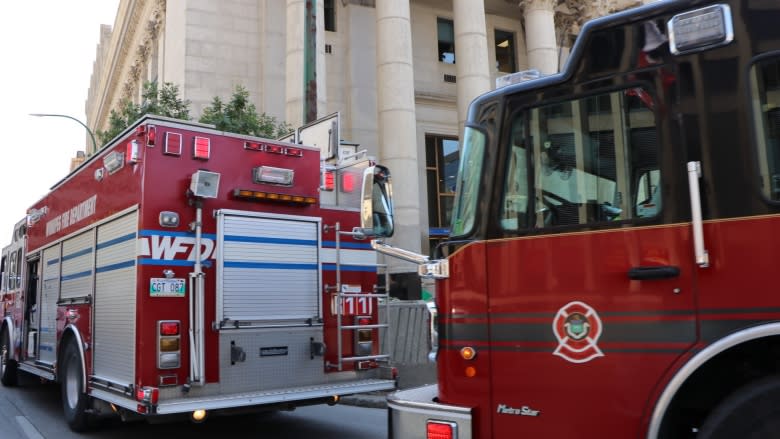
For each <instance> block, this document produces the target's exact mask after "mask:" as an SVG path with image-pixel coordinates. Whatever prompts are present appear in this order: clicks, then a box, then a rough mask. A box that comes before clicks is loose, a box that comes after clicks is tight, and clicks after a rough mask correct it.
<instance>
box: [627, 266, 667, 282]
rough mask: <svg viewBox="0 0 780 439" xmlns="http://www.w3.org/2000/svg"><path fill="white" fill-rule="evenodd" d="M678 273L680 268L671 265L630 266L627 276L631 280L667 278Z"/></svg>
mask: <svg viewBox="0 0 780 439" xmlns="http://www.w3.org/2000/svg"><path fill="white" fill-rule="evenodd" d="M679 275H680V269H679V268H678V267H675V266H673V265H661V266H653V267H631V269H630V270H628V278H629V279H631V280H651V279H669V278H672V277H677V276H679Z"/></svg>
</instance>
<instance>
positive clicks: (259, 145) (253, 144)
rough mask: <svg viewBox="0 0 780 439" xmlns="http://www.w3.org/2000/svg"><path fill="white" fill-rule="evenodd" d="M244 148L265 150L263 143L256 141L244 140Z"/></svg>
mask: <svg viewBox="0 0 780 439" xmlns="http://www.w3.org/2000/svg"><path fill="white" fill-rule="evenodd" d="M244 149H248V150H250V151H265V145H264V144H262V143H257V142H244Z"/></svg>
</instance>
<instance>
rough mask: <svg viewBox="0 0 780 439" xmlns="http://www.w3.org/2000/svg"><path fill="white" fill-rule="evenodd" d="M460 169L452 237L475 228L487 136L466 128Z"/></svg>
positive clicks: (453, 212) (453, 214) (453, 213)
mask: <svg viewBox="0 0 780 439" xmlns="http://www.w3.org/2000/svg"><path fill="white" fill-rule="evenodd" d="M462 154H463V155H462V157H461V161H460V168H459V169H458V184H457V189H456V195H455V205H454V206H453V209H452V236H460V235H465V234H467V233H469V232H470V231H471V229H472V228H473V227H474V222H475V219H476V210H477V196H478V193H479V180H480V177H481V176H482V161H483V159H484V156H485V134H484V133H482V132H481V131H479V130H477V129H475V128H471V127H466V129H465V130H464V132H463V152H462Z"/></svg>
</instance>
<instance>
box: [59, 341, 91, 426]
mask: <svg viewBox="0 0 780 439" xmlns="http://www.w3.org/2000/svg"><path fill="white" fill-rule="evenodd" d="M60 374H61V375H60V385H61V386H62V408H63V411H64V412H65V421H66V422H67V423H68V426H69V427H70V429H71V430H73V431H75V432H83V431H86V430H88V429H89V425H90V416H89V414H88V413H87V409H88V408H89V396H88V395H87V394H86V393H84V391H83V388H84V371H83V370H82V367H81V355H80V354H79V348H78V346H76V343H75V342H73V341H71V342H69V343H68V344H67V345H66V346H65V352H64V353H63V354H62V365H61V367H60Z"/></svg>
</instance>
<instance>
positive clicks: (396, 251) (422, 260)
mask: <svg viewBox="0 0 780 439" xmlns="http://www.w3.org/2000/svg"><path fill="white" fill-rule="evenodd" d="M371 247H373V249H374V250H376V251H378V252H379V253H382V254H383V255H388V256H393V257H396V258H398V259H403V260H404V261H407V262H413V263H415V264H418V265H422V264H427V263H428V262H430V258H429V257H428V256H425V255H421V254H419V253H415V252H412V251H409V250H404V249H402V248H398V247H393V246H392V245H389V244H385V243H384V242H383V241H380V240H376V239H374V240H372V241H371Z"/></svg>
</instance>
